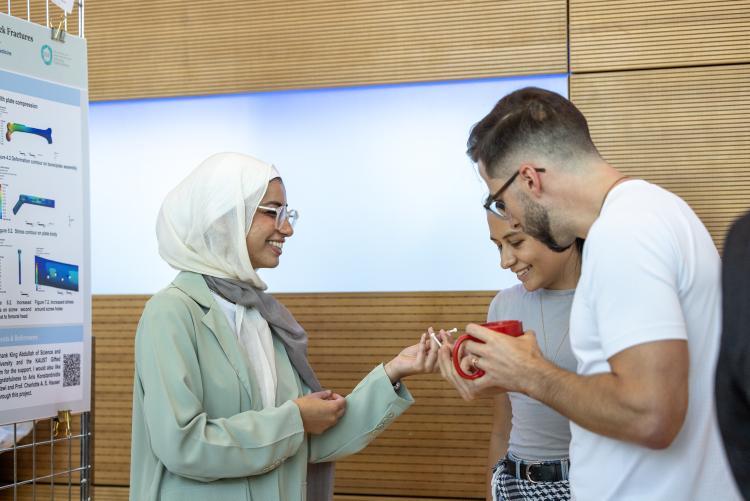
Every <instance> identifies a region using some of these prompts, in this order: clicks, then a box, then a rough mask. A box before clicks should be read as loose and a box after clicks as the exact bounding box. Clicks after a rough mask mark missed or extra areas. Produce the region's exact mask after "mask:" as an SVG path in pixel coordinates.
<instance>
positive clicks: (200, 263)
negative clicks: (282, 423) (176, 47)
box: [156, 153, 279, 408]
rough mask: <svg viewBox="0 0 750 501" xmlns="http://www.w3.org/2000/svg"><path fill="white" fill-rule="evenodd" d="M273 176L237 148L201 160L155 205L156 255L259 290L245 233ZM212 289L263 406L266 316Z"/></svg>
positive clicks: (271, 377) (269, 393) (270, 401)
mask: <svg viewBox="0 0 750 501" xmlns="http://www.w3.org/2000/svg"><path fill="white" fill-rule="evenodd" d="M277 177H279V173H278V171H277V170H276V169H275V168H274V167H273V166H272V165H270V164H267V163H264V162H261V161H260V160H257V159H255V158H253V157H251V156H248V155H243V154H240V153H218V154H216V155H213V156H211V157H209V158H207V159H206V160H204V161H203V163H201V164H200V165H199V166H198V167H196V168H195V170H193V172H191V173H190V175H188V177H187V178H185V180H183V181H182V182H181V183H180V184H179V185H177V187H176V188H175V189H173V190H172V191H171V192H170V193H169V194H168V195H167V198H166V199H165V200H164V203H163V204H162V206H161V211H159V218H158V219H157V222H156V238H157V240H158V241H159V254H160V255H161V257H162V258H164V260H165V261H166V262H167V263H169V264H170V266H172V267H173V268H176V269H178V270H183V271H192V272H195V273H200V274H201V275H208V276H212V277H218V278H228V279H233V280H239V281H241V282H245V283H249V284H251V285H252V286H253V287H256V288H258V289H261V290H265V289H266V284H265V282H263V280H261V279H260V277H259V276H258V274H257V273H256V272H255V270H254V269H253V266H252V263H251V262H250V257H249V256H248V253H247V243H246V240H245V237H246V235H247V232H248V231H249V229H250V224H251V223H252V220H253V215H254V214H255V210H256V209H257V208H258V204H259V203H260V201H261V200H262V199H263V196H264V195H265V193H266V189H267V188H268V182H269V181H270V180H272V179H275V178H277ZM212 294H213V295H214V299H215V300H216V302H217V304H218V305H219V306H220V307H221V309H222V311H223V312H224V315H225V316H226V317H227V321H228V322H229V325H230V326H232V327H233V330H234V332H235V334H236V336H237V339H238V341H239V343H240V345H241V346H242V348H243V349H244V351H245V354H246V356H247V358H248V359H249V360H250V367H251V369H252V371H253V373H254V374H255V379H256V381H257V383H258V387H259V388H260V392H261V400H262V401H263V407H264V408H265V407H273V406H274V405H275V400H276V387H277V378H276V361H275V355H274V348H273V340H272V337H271V336H272V335H271V330H270V328H269V326H268V322H267V321H266V320H265V319H264V318H263V317H262V316H261V315H260V313H259V312H258V311H257V310H255V309H250V310H248V309H247V308H245V307H244V306H242V305H240V304H232V303H230V302H228V301H226V300H225V299H223V298H221V297H220V296H219V295H217V294H216V293H215V292H213V291H212Z"/></svg>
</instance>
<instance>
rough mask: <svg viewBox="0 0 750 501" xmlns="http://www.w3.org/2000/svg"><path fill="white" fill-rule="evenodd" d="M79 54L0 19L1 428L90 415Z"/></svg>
mask: <svg viewBox="0 0 750 501" xmlns="http://www.w3.org/2000/svg"><path fill="white" fill-rule="evenodd" d="M86 57H87V56H86V43H85V41H84V40H82V39H80V38H77V37H74V36H68V37H66V42H65V43H64V44H62V43H60V42H56V41H52V40H51V39H50V32H49V29H47V28H45V27H42V26H38V25H35V24H32V23H29V22H27V21H23V20H20V19H16V18H13V17H10V16H6V15H2V14H0V132H2V136H0V211H1V212H2V213H1V214H0V424H2V423H10V422H18V421H25V420H30V419H39V418H44V417H49V416H53V415H56V414H57V412H58V411H59V410H70V411H73V412H82V411H86V410H89V408H90V378H91V375H90V372H91V371H90V369H91V314H90V309H91V306H90V279H89V241H88V224H89V221H88V192H87V188H88V137H87V136H88V134H87V132H88V131H87V127H88V122H87V113H88V92H87V65H86Z"/></svg>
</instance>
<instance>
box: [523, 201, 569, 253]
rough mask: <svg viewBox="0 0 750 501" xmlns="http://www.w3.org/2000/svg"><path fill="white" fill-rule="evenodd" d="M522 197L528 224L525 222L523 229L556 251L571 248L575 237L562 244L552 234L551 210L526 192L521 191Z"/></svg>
mask: <svg viewBox="0 0 750 501" xmlns="http://www.w3.org/2000/svg"><path fill="white" fill-rule="evenodd" d="M521 198H522V202H523V206H524V212H525V219H526V224H524V228H523V231H524V233H526V234H527V235H531V236H532V237H534V238H536V239H537V240H539V241H540V242H542V243H543V244H544V245H546V246H547V247H549V249H550V250H553V251H555V252H563V251H566V250H567V249H569V248H570V246H571V245H573V243H574V242H575V239H573V241H572V242H570V243H569V244H568V245H560V244H559V243H558V242H557V240H555V237H553V236H552V229H551V226H550V222H549V211H548V210H547V209H545V208H544V207H542V205H541V204H538V203H536V202H535V201H533V200H532V199H531V198H530V197H529V196H527V195H526V194H525V193H521Z"/></svg>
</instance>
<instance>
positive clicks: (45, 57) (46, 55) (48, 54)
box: [42, 44, 52, 66]
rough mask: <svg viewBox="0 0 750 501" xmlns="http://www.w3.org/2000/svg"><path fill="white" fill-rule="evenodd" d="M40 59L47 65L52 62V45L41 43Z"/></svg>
mask: <svg viewBox="0 0 750 501" xmlns="http://www.w3.org/2000/svg"><path fill="white" fill-rule="evenodd" d="M42 61H44V64H46V65H47V66H49V65H50V64H52V47H50V46H49V45H47V44H44V45H42Z"/></svg>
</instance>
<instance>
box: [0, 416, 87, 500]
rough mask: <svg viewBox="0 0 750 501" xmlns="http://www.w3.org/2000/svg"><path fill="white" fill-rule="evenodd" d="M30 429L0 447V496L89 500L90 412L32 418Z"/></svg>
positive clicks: (21, 498)
mask: <svg viewBox="0 0 750 501" xmlns="http://www.w3.org/2000/svg"><path fill="white" fill-rule="evenodd" d="M33 423H34V426H33V427H32V429H31V433H30V434H29V435H28V436H27V437H25V438H21V439H20V440H19V439H18V434H19V432H18V426H19V424H20V423H14V424H12V425H10V426H11V427H12V428H13V438H14V440H13V444H12V445H11V446H10V447H8V448H4V449H0V472H1V473H0V500H1V501H5V500H13V501H16V500H25V499H33V500H37V499H39V500H46V499H50V500H54V499H56V498H57V499H68V500H72V499H75V498H79V499H81V500H89V499H90V494H89V491H90V489H89V486H90V484H91V474H92V466H91V457H90V450H91V439H92V433H91V415H90V413H88V412H86V413H83V414H78V415H75V416H72V419H71V420H70V422H69V424H66V423H64V422H63V421H62V420H58V418H50V419H40V420H35V421H34V422H33Z"/></svg>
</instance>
